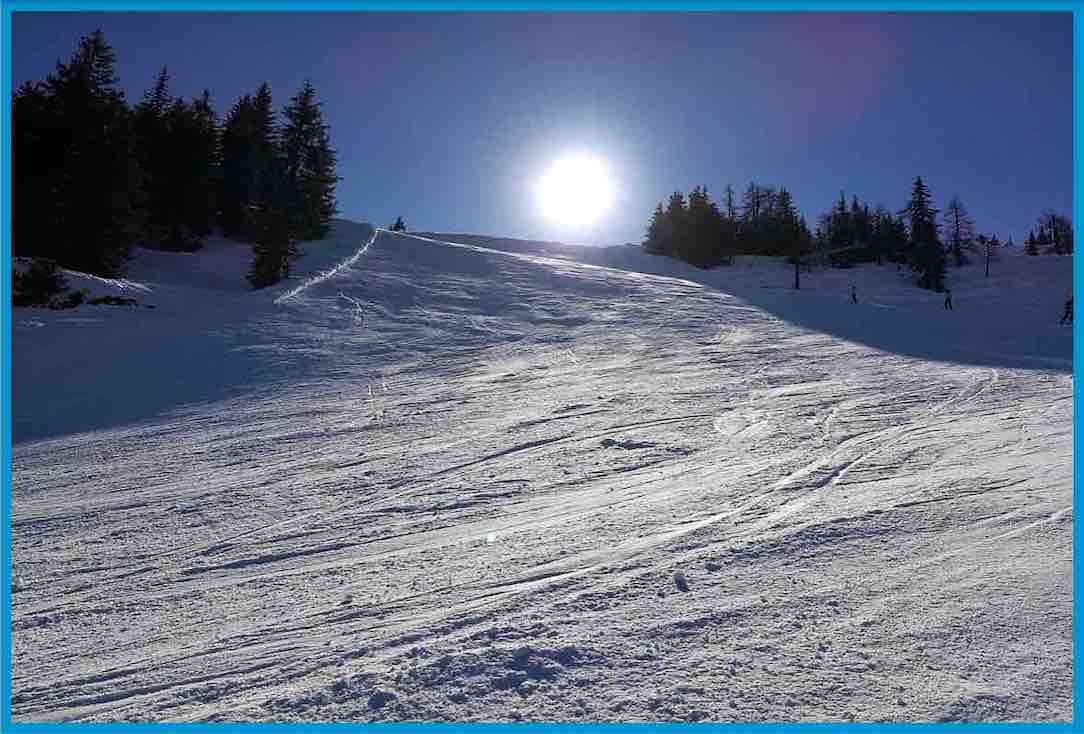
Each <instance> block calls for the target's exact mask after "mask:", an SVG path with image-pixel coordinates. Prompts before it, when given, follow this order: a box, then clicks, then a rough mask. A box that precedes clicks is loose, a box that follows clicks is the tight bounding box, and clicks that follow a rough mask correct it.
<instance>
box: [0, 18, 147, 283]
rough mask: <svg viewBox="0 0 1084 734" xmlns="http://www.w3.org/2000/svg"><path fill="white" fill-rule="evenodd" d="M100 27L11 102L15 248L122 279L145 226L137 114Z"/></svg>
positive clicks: (87, 270) (65, 264) (25, 87)
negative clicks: (136, 142) (141, 210)
mask: <svg viewBox="0 0 1084 734" xmlns="http://www.w3.org/2000/svg"><path fill="white" fill-rule="evenodd" d="M115 63H116V56H115V54H114V52H113V49H112V48H111V47H110V46H109V44H108V43H107V42H106V40H105V36H104V35H103V34H102V32H101V31H95V32H94V33H93V34H91V35H90V36H86V37H84V38H82V39H81V40H80V42H79V47H78V48H77V49H76V51H75V53H74V54H73V55H72V57H71V58H70V60H69V61H68V62H67V63H60V62H58V63H57V65H56V70H55V72H53V73H52V74H50V75H49V76H48V77H47V78H46V80H45V81H44V82H43V83H41V84H38V85H28V84H27V85H23V86H22V87H21V88H20V89H19V91H18V92H16V94H15V95H14V98H13V99H12V128H13V138H12V189H13V191H14V192H18V193H16V194H15V195H14V196H13V200H12V238H13V252H15V253H19V254H29V255H37V256H43V257H48V258H50V259H52V260H55V261H56V262H57V263H59V264H60V265H63V266H65V267H68V268H71V269H75V270H82V271H85V272H91V273H96V274H99V275H119V274H122V273H123V271H124V267H125V260H126V259H127V257H128V255H129V253H130V251H131V247H132V245H133V244H134V241H135V237H136V234H137V232H138V230H139V211H138V192H139V186H140V180H139V165H138V160H137V157H136V155H135V146H134V145H133V135H132V119H131V112H130V110H129V109H128V105H127V103H126V101H125V99H124V94H123V93H122V92H121V91H119V90H118V89H116V87H115V85H116V78H115V75H114V67H115Z"/></svg>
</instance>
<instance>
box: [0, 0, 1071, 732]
mask: <svg viewBox="0 0 1084 734" xmlns="http://www.w3.org/2000/svg"><path fill="white" fill-rule="evenodd" d="M216 10H217V11H252V12H258V11H282V12H291V11H292V12H300V11H307V12H313V11H342V12H347V11H355V12H356V11H441V10H443V11H502V12H516V11H581V12H587V11H679V12H680V11H743V10H744V11H840V12H848V11H853V12H857V11H866V12H872V11H910V12H918V11H927V12H928V11H945V12H952V11H956V12H959V11H1000V12H1007V11H1025V12H1039V11H1062V12H1072V13H1073V70H1074V74H1073V209H1074V217H1073V218H1074V223H1075V222H1076V221H1078V217H1079V216H1080V213H1081V212H1082V211H1084V192H1082V191H1081V187H1080V180H1081V175H1080V174H1081V156H1080V150H1081V143H1082V142H1084V136H1082V133H1081V123H1082V117H1081V110H1082V109H1084V75H1082V74H1080V70H1081V60H1082V55H1081V54H1082V48H1084V45H1082V44H1084V0H1081V1H1080V2H1057V1H1054V2H1050V1H1045V2H1044V1H1042V0H1039V1H1036V2H1028V1H1027V0H941V1H940V2H937V1H936V0H882V1H881V2H874V1H870V0H831V1H829V0H761V1H759V2H757V1H756V0H733V1H732V2H726V1H719V0H714V1H713V0H672V1H671V2H667V1H666V0H627V1H626V2H614V1H612V0H611V1H609V2H605V1H602V0H444V1H442V0H404V1H402V2H395V1H394V0H223V1H222V2H215V1H213V0H13V1H11V2H5V1H4V0H0V92H2V97H3V100H4V104H3V105H2V108H0V163H2V165H0V332H2V333H0V371H2V373H3V377H2V386H0V481H2V485H3V486H2V489H3V491H2V493H0V577H2V578H0V732H26V733H27V734H30V733H31V732H35V733H40V734H49V733H50V732H64V733H65V734H70V733H71V732H72V731H81V730H93V731H95V732H97V731H103V732H109V731H113V732H128V733H129V734H141V733H142V732H170V731H176V732H189V731H193V732H208V731H213V732H215V733H216V734H234V733H235V732H237V733H240V732H253V731H256V730H258V731H263V732H266V731H283V732H288V733H289V734H295V732H296V733H297V734H303V733H305V732H310V731H312V732H330V731H334V730H339V731H341V730H344V729H348V728H349V729H366V730H371V731H374V732H376V731H379V732H387V733H388V734H393V733H398V732H403V733H406V732H410V733H411V734H451V733H452V732H456V733H457V734H468V733H469V734H528V733H529V732H537V733H538V734H541V733H542V732H546V733H547V734H579V733H581V732H586V731H596V730H598V731H601V730H605V731H606V732H614V733H616V732H617V731H619V730H625V731H626V732H628V733H629V734H631V733H632V732H639V733H643V734H646V733H647V732H661V731H663V730H666V731H671V732H672V731H674V730H675V729H681V730H683V731H684V730H685V729H687V728H695V729H696V731H697V732H708V731H718V732H722V731H724V730H725V732H726V733H727V734H765V733H766V732H775V731H778V732H795V733H796V734H797V733H798V732H809V733H813V732H821V731H825V732H832V731H837V730H838V731H841V732H844V731H845V732H847V733H848V734H867V733H868V734H874V733H879V732H891V731H896V732H900V731H908V732H921V731H927V730H929V731H935V732H940V733H943V734H948V733H949V732H952V731H953V730H957V729H964V730H966V731H967V732H971V733H972V734H987V733H993V732H1004V733H1005V734H1008V732H1009V731H1011V732H1012V733H1013V734H1033V733H1034V734H1061V732H1069V731H1074V730H1077V729H1078V728H1080V729H1081V730H1084V723H1080V724H1078V722H1084V719H1082V718H1079V717H1078V716H1077V713H1078V712H1079V711H1080V702H1081V701H1082V700H1084V663H1082V661H1081V656H1080V655H1079V654H1078V652H1080V641H1081V629H1080V625H1079V621H1080V603H1079V601H1078V600H1077V598H1076V594H1075V593H1074V595H1073V721H1072V722H1071V723H1066V722H1057V723H955V722H954V723H757V724H742V723H735V724H730V723H696V724H685V723H510V724H497V723H492V724H486V723H461V724H449V723H421V722H419V723H296V724H287V723H267V724H261V723H253V724H241V723H206V724H197V723H191V724H186V723H161V724H140V723H15V722H13V721H12V719H11V693H12V691H11V574H12V562H11V527H12V515H11V415H12V394H11V292H10V289H11V133H10V130H11V105H10V102H9V100H10V99H11V94H12V82H13V80H12V78H11V73H12V72H11V25H12V14H13V13H16V12H19V11H53V12H74V11H103V12H104V11H112V12H117V11H191V12H195V11H216ZM1076 234H1079V228H1077V230H1076ZM1082 277H1084V262H1082V261H1081V258H1074V260H1073V293H1074V297H1075V294H1076V291H1077V290H1078V285H1079V284H1080V282H1081V279H1082ZM1077 324H1079V321H1076V322H1074V325H1073V378H1074V381H1075V379H1076V376H1077V370H1076V365H1078V364H1080V360H1081V344H1080V335H1079V334H1077V331H1078V329H1077ZM1079 418H1080V414H1079V408H1078V404H1077V402H1076V400H1075V398H1074V400H1073V429H1074V430H1073V504H1074V506H1075V505H1076V504H1078V502H1077V500H1078V493H1077V483H1076V479H1077V477H1078V476H1079V464H1080V462H1079V456H1080V443H1081V442H1080V441H1079V440H1078V439H1077V436H1076V425H1077V424H1078V422H1079ZM1080 533H1081V530H1080V523H1077V522H1075V518H1074V523H1073V587H1074V590H1075V589H1080V588H1084V570H1082V567H1081V564H1079V563H1078V562H1077V561H1078V553H1077V552H1078V550H1079V549H1080V545H1081V544H1080Z"/></svg>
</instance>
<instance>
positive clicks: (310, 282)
mask: <svg viewBox="0 0 1084 734" xmlns="http://www.w3.org/2000/svg"><path fill="white" fill-rule="evenodd" d="M380 232H381V229H380V227H374V228H373V233H372V234H371V235H369V239H368V241H366V243H365V244H364V245H363V246H362V247H361V249H359V250H358V251H357V252H355V253H354V254H353V255H351V256H350V257H348V258H346V259H345V260H343V261H342V262H341V263H339V264H338V265H336V266H335V267H333V268H331V269H330V270H325V271H323V272H321V273H317V274H316V275H313V276H312V277H310V278H308V279H307V280H305V282H304V283H302V284H301V285H299V286H297V287H296V288H293V289H292V290H290V291H288V292H286V293H283V294H282V295H281V296H279V297H278V298H276V299H275V303H276V304H279V303H282V302H284V301H288V300H290V299H291V298H293V297H294V296H296V295H297V294H298V293H301V292H302V291H303V290H306V289H307V288H310V287H312V286H314V285H316V284H317V283H323V282H324V281H325V280H327V279H329V278H332V277H334V276H336V275H338V274H339V273H340V272H342V271H343V270H345V269H346V268H348V267H350V266H351V265H353V264H354V263H356V262H357V261H358V258H360V257H361V256H362V255H364V254H365V252H366V251H367V250H368V249H369V246H370V245H371V244H373V241H374V240H376V236H377V235H378V234H379V233H380Z"/></svg>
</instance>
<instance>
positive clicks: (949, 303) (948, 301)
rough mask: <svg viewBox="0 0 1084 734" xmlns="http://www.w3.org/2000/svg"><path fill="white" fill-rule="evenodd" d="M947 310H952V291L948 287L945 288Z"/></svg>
mask: <svg viewBox="0 0 1084 734" xmlns="http://www.w3.org/2000/svg"><path fill="white" fill-rule="evenodd" d="M945 310H946V311H951V310H952V291H950V290H949V289H948V288H946V289H945Z"/></svg>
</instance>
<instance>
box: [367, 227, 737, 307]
mask: <svg viewBox="0 0 1084 734" xmlns="http://www.w3.org/2000/svg"><path fill="white" fill-rule="evenodd" d="M383 231H385V232H388V233H390V234H394V235H396V236H398V237H410V238H412V239H415V240H422V241H423V242H435V243H436V244H438V245H448V246H450V247H459V248H462V249H464V250H474V251H475V252H487V253H493V254H495V255H507V256H508V257H514V258H518V259H520V260H526V261H527V262H542V263H553V264H556V265H569V264H573V265H576V266H578V267H582V268H588V269H591V270H606V271H609V272H612V273H618V274H621V275H628V274H632V275H639V276H643V277H646V278H654V279H657V280H660V281H664V282H674V283H682V284H684V285H690V286H693V287H695V288H699V289H703V288H705V287H706V286H704V284H703V283H698V282H697V281H695V280H689V279H688V278H682V277H681V276H679V275H662V274H659V273H648V272H645V271H643V270H627V269H625V268H618V267H614V266H612V265H598V264H596V263H589V262H584V261H583V260H578V259H576V258H574V257H571V256H570V257H568V258H567V259H566V258H560V257H553V256H552V255H546V254H539V253H534V252H513V251H511V250H501V249H499V248H496V247H485V246H483V245H472V244H469V243H467V242H452V241H450V240H438V239H436V238H434V237H422V236H421V235H417V234H410V233H409V232H391V230H383ZM481 236H484V235H481ZM523 241H527V240H523ZM557 244H561V243H557ZM600 249H601V248H600ZM728 295H729V294H728Z"/></svg>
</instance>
